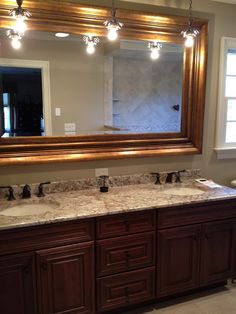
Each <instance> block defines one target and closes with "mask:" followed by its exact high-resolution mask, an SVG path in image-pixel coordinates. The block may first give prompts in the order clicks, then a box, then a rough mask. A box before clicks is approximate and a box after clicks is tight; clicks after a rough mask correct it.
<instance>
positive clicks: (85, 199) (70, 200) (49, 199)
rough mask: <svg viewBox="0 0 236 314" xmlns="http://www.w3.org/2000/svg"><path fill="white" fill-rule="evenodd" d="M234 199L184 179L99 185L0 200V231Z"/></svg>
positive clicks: (234, 192)
mask: <svg viewBox="0 0 236 314" xmlns="http://www.w3.org/2000/svg"><path fill="white" fill-rule="evenodd" d="M183 188H185V189H186V188H190V189H197V192H198V191H200V192H199V193H201V194H196V195H173V194H172V192H171V189H177V190H178V191H179V190H182V191H183ZM167 191H168V192H167ZM234 198H235V199H236V190H233V189H230V188H227V187H223V186H222V187H216V188H209V187H206V186H202V185H201V184H199V183H196V182H195V181H194V180H187V181H186V182H184V183H173V184H164V185H155V184H153V183H146V184H135V185H127V186H116V187H111V188H110V189H109V192H108V193H100V192H99V189H98V188H91V189H87V190H77V191H67V192H57V193H51V194H49V195H47V196H46V197H44V198H38V197H36V196H33V197H32V198H31V199H29V200H16V201H12V202H8V201H6V200H1V201H0V230H4V229H12V228H19V227H26V226H34V225H42V224H48V223H55V222H61V221H69V220H74V219H82V218H91V217H97V216H102V215H108V214H118V213H125V212H132V211H140V210H144V209H154V208H157V209H158V208H165V207H171V206H176V205H184V204H194V203H204V202H209V201H216V200H227V199H234ZM22 203H24V204H42V206H43V203H45V204H52V205H54V207H55V209H54V210H53V211H50V212H46V213H43V214H37V215H28V216H22V217H19V216H18V217H10V216H3V215H1V211H3V210H5V209H6V208H9V207H12V206H15V205H18V204H22Z"/></svg>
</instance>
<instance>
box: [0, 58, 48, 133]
mask: <svg viewBox="0 0 236 314" xmlns="http://www.w3.org/2000/svg"><path fill="white" fill-rule="evenodd" d="M0 66H7V67H22V68H37V69H41V71H42V89H43V90H42V97H43V116H44V128H45V135H46V136H52V111H51V95H50V70H49V62H48V61H39V60H22V59H8V58H0Z"/></svg>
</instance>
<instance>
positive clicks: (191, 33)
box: [181, 0, 199, 48]
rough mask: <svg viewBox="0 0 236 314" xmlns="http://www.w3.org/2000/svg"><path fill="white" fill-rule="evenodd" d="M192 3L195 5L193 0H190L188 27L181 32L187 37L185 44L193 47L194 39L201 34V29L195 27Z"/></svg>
mask: <svg viewBox="0 0 236 314" xmlns="http://www.w3.org/2000/svg"><path fill="white" fill-rule="evenodd" d="M192 5H193V0H189V19H188V28H187V29H186V30H185V31H182V32H181V34H182V35H183V37H184V38H185V46H186V47H187V48H192V47H193V46H194V40H195V38H196V37H197V35H198V34H199V31H198V30H197V29H196V28H194V27H193V15H192Z"/></svg>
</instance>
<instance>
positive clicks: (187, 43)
mask: <svg viewBox="0 0 236 314" xmlns="http://www.w3.org/2000/svg"><path fill="white" fill-rule="evenodd" d="M193 45H194V37H193V36H192V35H187V36H186V40H185V46H186V47H187V48H192V47H193Z"/></svg>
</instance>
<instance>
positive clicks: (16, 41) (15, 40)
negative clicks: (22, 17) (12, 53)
mask: <svg viewBox="0 0 236 314" xmlns="http://www.w3.org/2000/svg"><path fill="white" fill-rule="evenodd" d="M7 37H8V38H10V39H11V45H12V47H13V48H14V49H20V48H21V38H22V37H21V35H20V34H19V33H17V32H15V31H14V30H13V29H10V30H8V31H7Z"/></svg>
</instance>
